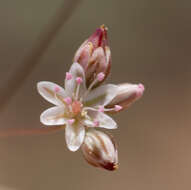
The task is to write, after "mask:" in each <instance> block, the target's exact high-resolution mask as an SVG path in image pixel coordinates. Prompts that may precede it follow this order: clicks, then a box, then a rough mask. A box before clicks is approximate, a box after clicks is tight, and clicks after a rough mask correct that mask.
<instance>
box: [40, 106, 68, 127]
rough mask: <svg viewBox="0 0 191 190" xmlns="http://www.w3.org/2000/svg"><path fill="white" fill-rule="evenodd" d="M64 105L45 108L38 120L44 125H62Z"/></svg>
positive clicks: (63, 121) (64, 121)
mask: <svg viewBox="0 0 191 190" xmlns="http://www.w3.org/2000/svg"><path fill="white" fill-rule="evenodd" d="M64 110H65V107H64V106H55V107H52V108H49V109H47V110H45V111H44V112H43V113H42V114H41V116H40V121H41V122H42V123H43V124H44V125H64V124H66V118H65V117H64V112H65V111H64Z"/></svg>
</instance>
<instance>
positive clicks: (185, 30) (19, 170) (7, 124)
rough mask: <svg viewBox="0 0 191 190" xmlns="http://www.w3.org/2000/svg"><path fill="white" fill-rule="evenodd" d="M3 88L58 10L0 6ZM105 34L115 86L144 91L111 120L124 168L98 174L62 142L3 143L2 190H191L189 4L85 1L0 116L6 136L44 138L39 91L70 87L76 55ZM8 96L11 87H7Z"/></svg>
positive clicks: (44, 3)
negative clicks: (100, 31)
mask: <svg viewBox="0 0 191 190" xmlns="http://www.w3.org/2000/svg"><path fill="white" fill-rule="evenodd" d="M0 2H1V4H0V5H1V6H0V28H1V30H0V64H1V65H0V66H1V69H0V76H1V80H0V87H1V89H2V87H3V85H5V84H6V81H7V79H8V78H9V77H10V76H11V75H12V74H13V73H14V71H15V69H16V68H17V67H18V65H19V64H21V62H22V60H23V58H24V57H25V56H26V54H27V53H28V52H29V51H30V49H31V47H32V45H33V44H34V43H35V40H36V38H37V36H38V35H39V34H40V32H41V31H42V29H43V28H44V27H45V26H46V25H47V24H48V23H49V21H50V19H51V18H52V17H53V16H54V15H55V13H56V11H57V9H58V8H59V7H60V6H61V4H62V3H63V1H62V0H54V1H52V0H38V1H34V0H33V1H29V0H16V1H13V0H1V1H0ZM103 23H104V24H106V25H107V26H108V28H109V39H110V45H111V48H112V58H113V63H112V75H111V76H110V78H109V82H113V83H120V82H132V83H138V82H142V83H144V84H145V87H146V91H145V94H144V96H143V98H142V99H141V100H140V101H139V102H137V103H135V104H134V105H133V106H132V107H131V108H130V109H129V110H128V111H125V112H123V113H120V114H118V115H116V116H115V118H116V120H117V122H118V124H119V129H117V130H115V131H110V132H111V133H112V134H113V135H114V136H115V138H116V141H117V142H118V145H119V158H120V168H119V170H118V171H116V172H107V171H104V170H100V169H96V168H93V167H91V166H89V165H87V164H86V162H85V161H84V160H83V158H82V155H81V152H80V151H78V152H77V153H72V152H69V151H68V150H67V148H66V145H65V139H64V133H63V132H60V133H57V134H50V135H42V136H26V137H10V138H3V139H0V189H2V190H52V189H57V190H60V189H66V190H74V189H78V190H89V189H91V190H97V189H99V190H105V189H109V190H116V189H122V190H123V189H125V190H126V189H131V190H140V189H141V190H161V189H163V190H180V189H184V190H189V189H191V180H190V176H191V148H190V147H191V138H190V137H191V126H190V123H191V116H190V113H191V106H190V104H191V103H190V102H191V100H190V99H191V85H190V79H191V76H190V62H191V53H190V50H191V37H190V36H191V2H190V1H186V0H183V1H178V0H174V1H171V0H166V1H153V0H127V1H126V0H119V1H117V0H96V1H90V0H84V1H83V2H82V3H81V4H80V6H79V7H78V8H77V9H76V11H75V12H74V14H73V15H72V17H71V18H70V19H69V20H68V22H67V23H66V24H65V25H64V27H63V28H62V30H61V32H60V33H59V35H58V36H57V38H56V39H55V40H54V42H53V43H52V44H51V47H50V48H49V49H48V51H47V52H46V54H45V56H43V58H42V60H41V63H40V64H39V65H38V66H37V67H36V69H35V70H34V72H33V73H32V74H31V75H30V76H28V79H27V80H26V81H25V83H24V86H23V87H22V88H21V89H20V90H19V92H18V93H17V94H16V95H14V97H13V99H12V100H11V101H10V102H9V105H8V106H7V107H6V109H5V111H4V112H3V113H2V114H1V117H0V119H1V126H0V127H1V129H6V128H12V127H13V128H26V129H27V128H39V127H41V124H40V122H39V115H40V113H41V112H42V111H43V110H44V109H46V108H48V107H50V106H51V105H50V104H49V103H47V102H46V101H44V100H43V99H42V98H41V97H40V96H39V95H38V94H37V92H36V82H37V81H39V80H50V81H54V82H57V83H59V84H63V83H64V76H65V72H66V71H67V70H68V69H69V67H70V65H71V63H72V62H71V60H72V57H73V54H74V52H75V50H76V49H77V48H78V46H79V45H80V44H81V42H83V40H84V39H85V38H87V37H88V36H89V35H90V34H91V33H92V32H93V31H94V30H95V28H96V27H98V26H99V25H101V24H103ZM7 88H9V85H7Z"/></svg>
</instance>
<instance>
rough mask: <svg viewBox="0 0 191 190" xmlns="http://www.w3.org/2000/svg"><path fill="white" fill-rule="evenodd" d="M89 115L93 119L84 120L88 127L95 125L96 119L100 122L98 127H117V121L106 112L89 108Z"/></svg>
mask: <svg viewBox="0 0 191 190" xmlns="http://www.w3.org/2000/svg"><path fill="white" fill-rule="evenodd" d="M88 116H89V117H90V118H91V119H86V120H84V124H85V125H86V126H87V127H94V121H98V122H99V126H98V127H101V128H105V129H116V128H117V123H116V122H115V121H114V120H113V119H112V118H111V117H109V116H108V115H107V114H105V113H102V112H98V111H92V110H88Z"/></svg>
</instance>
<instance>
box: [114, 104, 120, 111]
mask: <svg viewBox="0 0 191 190" xmlns="http://www.w3.org/2000/svg"><path fill="white" fill-rule="evenodd" d="M121 109H122V106H120V105H115V107H114V110H115V111H120V110H121Z"/></svg>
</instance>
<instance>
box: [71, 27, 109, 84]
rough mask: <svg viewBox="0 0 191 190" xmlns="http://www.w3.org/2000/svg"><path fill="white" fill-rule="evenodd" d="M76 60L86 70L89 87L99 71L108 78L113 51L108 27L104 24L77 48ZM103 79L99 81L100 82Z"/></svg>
mask: <svg viewBox="0 0 191 190" xmlns="http://www.w3.org/2000/svg"><path fill="white" fill-rule="evenodd" d="M74 62H78V63H79V64H80V65H81V66H82V67H83V68H84V71H85V75H86V83H87V87H88V86H89V85H90V84H91V82H92V81H94V79H95V77H96V76H97V74H98V73H101V72H102V73H103V74H104V75H105V77H104V78H103V79H106V77H107V75H108V74H109V72H110V67H111V51H110V48H109V46H108V41H107V28H106V27H105V26H104V25H102V26H100V28H98V29H97V30H96V31H95V32H94V33H93V34H92V35H91V36H90V37H89V38H88V39H87V40H86V41H85V42H84V43H83V44H82V45H81V46H80V48H79V49H78V50H77V52H76V54H75V56H74ZM103 81H104V80H102V81H99V82H98V84H100V83H101V82H103Z"/></svg>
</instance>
